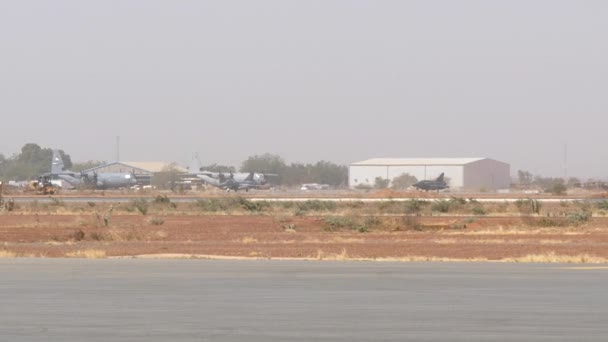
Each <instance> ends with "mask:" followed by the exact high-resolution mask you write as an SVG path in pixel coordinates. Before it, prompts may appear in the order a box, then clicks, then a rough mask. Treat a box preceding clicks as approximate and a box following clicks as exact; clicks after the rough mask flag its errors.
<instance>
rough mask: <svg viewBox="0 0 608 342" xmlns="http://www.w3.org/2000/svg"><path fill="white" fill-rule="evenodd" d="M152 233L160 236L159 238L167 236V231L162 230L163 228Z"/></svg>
mask: <svg viewBox="0 0 608 342" xmlns="http://www.w3.org/2000/svg"><path fill="white" fill-rule="evenodd" d="M154 235H155V236H156V237H157V238H160V239H166V238H167V237H168V236H169V233H167V232H166V231H164V230H159V231H157V232H156V233H154Z"/></svg>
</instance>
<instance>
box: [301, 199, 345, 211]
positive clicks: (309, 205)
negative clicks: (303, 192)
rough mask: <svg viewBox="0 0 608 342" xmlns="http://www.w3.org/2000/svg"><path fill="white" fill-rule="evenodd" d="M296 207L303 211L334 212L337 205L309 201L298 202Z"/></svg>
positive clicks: (331, 202)
mask: <svg viewBox="0 0 608 342" xmlns="http://www.w3.org/2000/svg"><path fill="white" fill-rule="evenodd" d="M296 207H297V209H299V210H301V211H333V210H335V209H336V207H337V205H336V202H334V201H319V200H308V201H304V202H297V203H296Z"/></svg>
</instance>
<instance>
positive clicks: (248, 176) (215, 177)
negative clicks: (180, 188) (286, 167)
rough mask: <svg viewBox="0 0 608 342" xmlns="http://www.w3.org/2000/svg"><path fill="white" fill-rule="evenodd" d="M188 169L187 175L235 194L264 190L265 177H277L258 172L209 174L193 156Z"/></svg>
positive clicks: (265, 184) (266, 182) (266, 180)
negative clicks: (242, 191)
mask: <svg viewBox="0 0 608 342" xmlns="http://www.w3.org/2000/svg"><path fill="white" fill-rule="evenodd" d="M188 169H189V171H188V174H189V175H193V176H195V177H197V178H198V179H201V180H202V181H203V182H205V183H206V184H209V185H212V186H215V187H217V188H220V189H224V190H228V191H230V190H232V191H235V192H237V191H239V190H245V191H249V190H251V189H261V188H265V187H267V186H268V179H267V178H266V177H275V176H278V175H276V174H269V173H258V172H248V173H247V172H211V171H206V170H202V169H201V167H200V160H199V159H198V155H195V156H194V158H193V159H192V162H191V165H190V167H188Z"/></svg>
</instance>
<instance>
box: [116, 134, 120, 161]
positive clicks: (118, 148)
mask: <svg viewBox="0 0 608 342" xmlns="http://www.w3.org/2000/svg"><path fill="white" fill-rule="evenodd" d="M116 161H117V162H118V161H120V135H117V136H116Z"/></svg>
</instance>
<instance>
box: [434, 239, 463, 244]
mask: <svg viewBox="0 0 608 342" xmlns="http://www.w3.org/2000/svg"><path fill="white" fill-rule="evenodd" d="M433 243H436V244H440V245H452V244H456V243H458V240H456V239H435V240H433Z"/></svg>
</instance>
